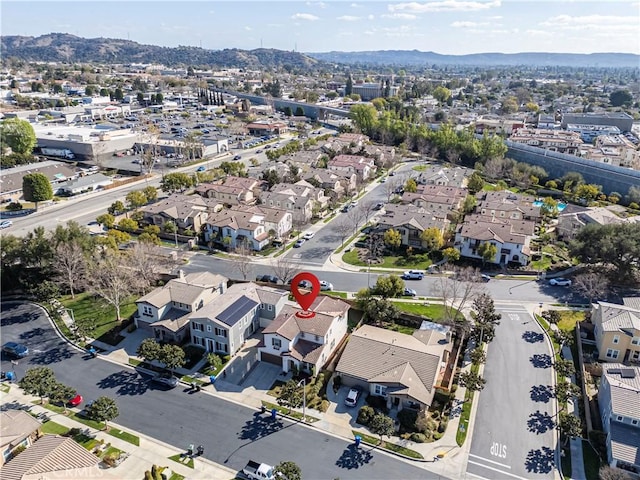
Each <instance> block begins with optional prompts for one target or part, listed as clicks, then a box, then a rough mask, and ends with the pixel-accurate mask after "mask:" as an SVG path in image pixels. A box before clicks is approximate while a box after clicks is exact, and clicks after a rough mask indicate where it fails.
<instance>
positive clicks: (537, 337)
mask: <svg viewBox="0 0 640 480" xmlns="http://www.w3.org/2000/svg"><path fill="white" fill-rule="evenodd" d="M522 338H523V339H524V341H525V342H528V343H538V342H541V341H543V340H544V335H542V334H541V333H538V332H533V331H531V330H527V331H526V332H524V333H523V334H522Z"/></svg>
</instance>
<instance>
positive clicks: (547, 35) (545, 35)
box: [524, 29, 554, 38]
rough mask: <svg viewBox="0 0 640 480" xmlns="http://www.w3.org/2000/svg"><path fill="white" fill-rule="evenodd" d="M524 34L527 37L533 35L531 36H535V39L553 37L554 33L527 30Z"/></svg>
mask: <svg viewBox="0 0 640 480" xmlns="http://www.w3.org/2000/svg"><path fill="white" fill-rule="evenodd" d="M524 33H526V34H527V35H531V36H535V37H549V38H551V37H553V36H554V35H553V32H550V31H549V30H534V29H531V30H527V31H525V32H524Z"/></svg>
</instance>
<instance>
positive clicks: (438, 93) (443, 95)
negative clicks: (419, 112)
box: [431, 86, 451, 103]
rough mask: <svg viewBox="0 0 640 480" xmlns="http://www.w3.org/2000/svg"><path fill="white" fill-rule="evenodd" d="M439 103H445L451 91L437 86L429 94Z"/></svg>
mask: <svg viewBox="0 0 640 480" xmlns="http://www.w3.org/2000/svg"><path fill="white" fill-rule="evenodd" d="M431 95H432V96H433V98H435V99H436V100H437V101H438V102H440V103H445V102H446V101H447V100H449V98H450V97H451V90H449V89H448V88H445V87H443V86H437V87H436V88H435V89H434V90H433V93H432V94H431Z"/></svg>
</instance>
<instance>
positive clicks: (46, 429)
mask: <svg viewBox="0 0 640 480" xmlns="http://www.w3.org/2000/svg"><path fill="white" fill-rule="evenodd" d="M41 428H42V433H46V434H48V435H64V434H65V433H67V432H68V431H69V427H65V426H64V425H60V424H59V423H56V422H52V421H51V420H49V421H48V422H46V423H43V424H42V427H41Z"/></svg>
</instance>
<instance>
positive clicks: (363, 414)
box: [357, 405, 376, 425]
mask: <svg viewBox="0 0 640 480" xmlns="http://www.w3.org/2000/svg"><path fill="white" fill-rule="evenodd" d="M375 414H376V411H375V410H374V409H373V408H371V407H369V406H368V405H365V406H364V407H362V408H361V409H360V411H359V412H358V419H357V422H358V423H359V424H360V425H369V422H370V421H371V419H372V418H373V417H374V415H375Z"/></svg>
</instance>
